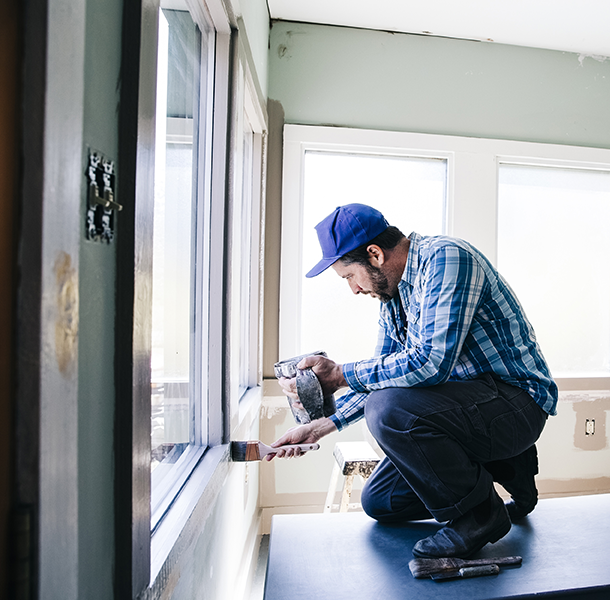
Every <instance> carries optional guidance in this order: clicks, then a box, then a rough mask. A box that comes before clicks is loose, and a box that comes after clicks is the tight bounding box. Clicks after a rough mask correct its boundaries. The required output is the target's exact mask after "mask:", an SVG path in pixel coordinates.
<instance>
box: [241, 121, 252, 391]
mask: <svg viewBox="0 0 610 600" xmlns="http://www.w3.org/2000/svg"><path fill="white" fill-rule="evenodd" d="M243 128H244V132H243V154H242V156H243V179H242V194H241V210H240V214H239V220H240V223H241V236H240V237H241V239H240V243H241V252H240V255H241V256H240V258H241V260H240V270H241V274H240V292H239V300H238V302H239V305H240V318H239V333H240V336H241V339H240V344H239V395H240V396H241V395H243V393H244V392H245V391H246V390H247V389H248V388H249V387H250V383H251V381H250V370H251V369H250V367H251V365H250V361H251V360H253V359H255V358H256V357H253V356H251V354H252V353H251V349H252V340H251V329H252V328H251V314H252V301H253V297H252V285H251V284H252V266H253V261H254V262H255V263H256V254H255V253H254V250H253V248H252V226H253V223H252V202H253V200H254V198H253V188H252V185H253V182H252V176H253V169H254V164H253V154H252V151H253V143H254V140H253V137H254V134H253V132H252V128H251V127H250V123H249V122H248V120H247V118H244V124H243Z"/></svg>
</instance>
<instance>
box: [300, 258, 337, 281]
mask: <svg viewBox="0 0 610 600" xmlns="http://www.w3.org/2000/svg"><path fill="white" fill-rule="evenodd" d="M340 258H341V257H340V256H337V257H335V258H323V259H322V260H321V261H320V262H319V263H318V264H317V265H316V266H315V267H314V268H313V269H311V271H309V273H307V274H306V275H305V277H309V278H311V277H315V276H316V275H319V274H320V273H322V272H323V271H326V269H328V267H330V266H331V265H334V264H335V263H336V262H337V261H338V260H339V259H340Z"/></svg>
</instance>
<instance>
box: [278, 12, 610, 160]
mask: <svg viewBox="0 0 610 600" xmlns="http://www.w3.org/2000/svg"><path fill="white" fill-rule="evenodd" d="M269 98H270V99H273V100H277V101H279V102H280V103H281V105H282V107H283V109H284V112H285V118H286V122H288V123H296V124H307V125H318V124H319V125H331V126H339V127H355V128H366V129H380V130H395V131H412V132H420V133H435V134H447V135H460V136H468V137H485V138H503V139H509V140H523V141H536V142H547V143H558V144H570V145H583V146H592V147H602V148H607V147H610V110H609V109H608V106H609V103H610V60H606V61H604V62H600V61H597V60H595V59H593V58H589V57H587V58H585V57H582V56H579V55H578V54H573V53H569V52H558V51H552V50H538V49H533V48H522V47H518V46H507V45H502V44H494V43H485V42H471V41H465V40H455V39H446V38H438V37H431V36H423V35H405V34H394V33H387V32H380V31H369V30H364V29H351V28H342V27H330V26H320V25H311V24H302V23H291V22H282V21H280V22H275V23H273V27H272V29H271V38H270V51H269Z"/></svg>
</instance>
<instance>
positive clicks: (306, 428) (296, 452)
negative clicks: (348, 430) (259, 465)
mask: <svg viewBox="0 0 610 600" xmlns="http://www.w3.org/2000/svg"><path fill="white" fill-rule="evenodd" d="M333 431H337V427H336V426H335V424H334V423H333V422H332V421H331V420H330V419H329V418H328V417H323V418H322V419H316V420H315V421H312V422H311V423H307V424H306V425H298V426H297V427H293V428H292V429H289V430H288V431H287V432H286V433H285V434H284V435H283V436H282V437H281V438H279V439H278V440H276V441H275V442H273V444H271V446H272V447H273V448H278V447H279V446H285V445H286V444H315V443H316V442H317V441H318V440H320V439H321V438H323V437H324V436H325V435H328V434H329V433H332V432H333ZM301 454H302V452H301V450H300V449H299V448H296V449H295V448H289V449H280V450H278V451H277V453H276V454H267V456H265V460H273V457H274V456H277V457H278V458H291V457H292V456H301Z"/></svg>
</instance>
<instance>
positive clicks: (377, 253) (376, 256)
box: [366, 244, 386, 267]
mask: <svg viewBox="0 0 610 600" xmlns="http://www.w3.org/2000/svg"><path fill="white" fill-rule="evenodd" d="M366 251H367V252H368V254H369V262H370V263H371V265H373V266H374V267H381V265H383V263H384V262H385V259H386V256H385V253H384V251H383V249H382V248H380V247H379V246H378V245H377V244H371V245H370V246H369V247H368V248H367V249H366Z"/></svg>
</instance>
